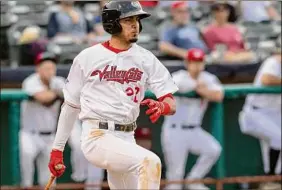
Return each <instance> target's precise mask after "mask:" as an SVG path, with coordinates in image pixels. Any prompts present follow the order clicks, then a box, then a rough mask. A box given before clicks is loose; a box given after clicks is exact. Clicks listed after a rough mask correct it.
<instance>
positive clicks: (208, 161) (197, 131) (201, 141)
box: [187, 127, 221, 189]
mask: <svg viewBox="0 0 282 190" xmlns="http://www.w3.org/2000/svg"><path fill="white" fill-rule="evenodd" d="M191 134H192V135H190V138H191V139H190V140H191V141H193V144H191V146H190V148H189V152H191V153H193V154H196V155H199V157H198V159H197V161H196V163H195V165H194V166H193V167H192V169H191V171H190V172H189V174H188V176H187V178H188V179H201V178H204V177H205V176H206V174H207V173H208V172H209V171H210V169H211V168H212V166H213V165H214V164H215V162H216V161H217V160H218V158H219V156H220V153H221V146H220V144H219V143H218V141H217V140H216V139H215V138H214V137H213V136H212V135H211V134H209V133H208V132H206V131H205V130H203V129H202V128H200V127H198V128H194V129H191ZM188 188H189V189H208V188H207V187H206V186H204V185H203V184H191V185H188Z"/></svg>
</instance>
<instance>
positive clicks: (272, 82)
mask: <svg viewBox="0 0 282 190" xmlns="http://www.w3.org/2000/svg"><path fill="white" fill-rule="evenodd" d="M261 83H262V84H263V85H264V86H279V85H281V78H279V77H275V76H272V75H269V74H264V75H262V77H261Z"/></svg>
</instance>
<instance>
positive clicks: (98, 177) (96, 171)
mask: <svg viewBox="0 0 282 190" xmlns="http://www.w3.org/2000/svg"><path fill="white" fill-rule="evenodd" d="M103 178H104V170H103V169H101V168H98V167H96V166H94V165H93V164H90V163H87V177H86V182H85V183H86V184H87V185H91V184H99V183H102V182H103ZM100 189H102V188H101V187H97V188H95V187H89V188H86V190H100Z"/></svg>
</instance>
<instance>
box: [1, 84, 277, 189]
mask: <svg viewBox="0 0 282 190" xmlns="http://www.w3.org/2000/svg"><path fill="white" fill-rule="evenodd" d="M224 94H225V98H224V99H225V100H226V99H236V98H239V97H244V96H246V95H248V94H281V87H254V86H252V85H251V84H237V85H224ZM175 96H180V97H196V96H197V94H196V93H195V92H189V93H182V94H181V93H176V94H175ZM146 97H148V98H149V97H150V98H155V96H154V94H152V93H151V92H146ZM28 98H29V97H28V96H27V94H25V93H24V92H23V91H21V90H19V89H1V102H8V103H9V108H8V110H7V112H8V130H9V133H8V134H10V136H9V138H8V139H9V141H10V144H11V145H12V146H11V147H9V148H7V152H6V153H7V154H10V158H11V162H10V165H11V166H10V168H11V173H9V176H10V177H11V184H10V185H18V184H19V182H20V170H19V168H20V167H19V146H18V145H19V139H18V132H19V129H20V102H21V101H22V100H25V99H28ZM223 104H224V101H223V102H221V103H214V102H212V103H211V104H210V108H211V117H212V120H211V133H212V135H213V136H214V137H215V138H216V139H217V140H218V141H219V143H220V144H221V145H222V153H221V156H220V158H219V160H218V162H217V163H216V166H215V179H224V177H226V175H225V167H224V166H225V151H224V150H225V149H224V114H225V112H224V106H223ZM1 173H2V171H1ZM270 179H271V178H270ZM222 182H223V183H225V182H224V180H223V181H222ZM228 182H229V183H230V181H229V180H226V183H228ZM183 183H184V182H183ZM1 185H2V184H1Z"/></svg>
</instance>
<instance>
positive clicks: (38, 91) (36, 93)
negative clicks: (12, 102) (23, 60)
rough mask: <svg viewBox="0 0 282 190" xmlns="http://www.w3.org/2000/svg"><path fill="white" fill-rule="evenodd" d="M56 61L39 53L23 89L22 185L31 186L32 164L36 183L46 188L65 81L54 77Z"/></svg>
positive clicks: (50, 56)
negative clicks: (32, 71) (25, 96)
mask: <svg viewBox="0 0 282 190" xmlns="http://www.w3.org/2000/svg"><path fill="white" fill-rule="evenodd" d="M55 74H56V58H55V56H54V55H52V54H50V53H42V54H40V55H39V56H38V59H37V61H36V73H34V74H31V75H30V76H29V77H27V78H26V79H25V80H24V81H23V84H22V89H23V91H25V92H26V93H27V94H28V95H29V96H30V99H29V100H25V101H23V102H22V107H21V130H20V132H19V138H20V139H19V142H20V143H19V145H20V166H21V167H20V168H21V186H22V187H23V188H29V187H32V186H33V177H34V171H35V170H34V168H35V167H34V162H36V166H37V169H38V170H37V171H38V178H37V179H38V183H39V185H40V186H45V185H46V184H47V182H48V179H49V177H50V172H49V169H48V162H49V159H50V151H51V148H52V144H53V141H54V138H55V132H56V124H57V118H58V115H59V109H60V106H61V103H62V101H61V100H62V98H63V93H62V88H63V86H64V81H65V80H64V79H63V78H61V77H57V76H55Z"/></svg>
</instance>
